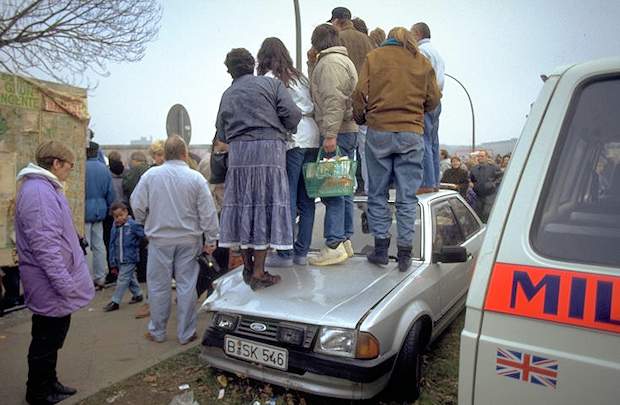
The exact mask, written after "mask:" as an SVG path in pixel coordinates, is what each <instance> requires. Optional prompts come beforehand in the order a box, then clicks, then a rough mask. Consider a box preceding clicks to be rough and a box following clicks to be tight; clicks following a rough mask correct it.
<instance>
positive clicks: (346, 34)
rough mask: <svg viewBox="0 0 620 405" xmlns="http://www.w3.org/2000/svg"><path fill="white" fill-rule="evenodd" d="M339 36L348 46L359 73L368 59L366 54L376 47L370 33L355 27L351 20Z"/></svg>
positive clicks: (345, 45) (343, 43)
mask: <svg viewBox="0 0 620 405" xmlns="http://www.w3.org/2000/svg"><path fill="white" fill-rule="evenodd" d="M349 24H350V26H349ZM338 37H339V38H340V41H341V42H342V45H343V46H344V47H345V48H347V53H348V54H349V58H350V59H351V61H352V62H353V64H354V65H355V70H356V71H357V74H358V75H359V73H360V71H361V70H362V66H363V65H364V61H365V60H366V55H368V52H370V51H372V50H373V49H374V48H375V47H374V46H373V44H372V42H371V40H370V38H369V37H368V35H366V34H364V33H361V32H359V31H357V30H356V29H355V27H353V23H352V22H350V21H349V22H348V24H347V25H346V26H345V28H344V29H342V30H341V31H340V32H339V33H338Z"/></svg>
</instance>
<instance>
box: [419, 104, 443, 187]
mask: <svg viewBox="0 0 620 405" xmlns="http://www.w3.org/2000/svg"><path fill="white" fill-rule="evenodd" d="M439 114H441V104H439V105H438V106H437V107H436V108H435V109H434V110H433V111H430V112H426V113H424V162H423V166H424V177H423V179H422V187H430V188H433V187H439V181H440V180H441V177H440V174H439V162H440V159H439Z"/></svg>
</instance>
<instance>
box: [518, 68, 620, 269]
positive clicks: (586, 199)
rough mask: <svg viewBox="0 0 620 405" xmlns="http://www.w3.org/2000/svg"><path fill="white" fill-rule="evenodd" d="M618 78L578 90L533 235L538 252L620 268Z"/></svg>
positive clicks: (560, 140) (619, 124)
mask: <svg viewBox="0 0 620 405" xmlns="http://www.w3.org/2000/svg"><path fill="white" fill-rule="evenodd" d="M619 105H620V78H618V77H614V78H605V79H600V80H597V81H594V82H589V83H587V84H585V85H584V86H582V88H581V90H580V91H579V92H578V93H577V94H576V95H575V97H574V99H573V102H572V105H571V109H570V110H569V113H568V114H567V117H566V120H565V122H564V125H563V127H562V130H561V133H560V136H559V139H558V143H557V146H556V148H555V151H554V153H553V156H552V160H551V165H550V166H549V172H548V173H547V176H546V179H545V185H544V188H543V191H542V195H541V198H540V201H539V203H538V207H537V211H536V216H535V218H534V222H533V226H532V231H531V234H530V239H531V243H532V247H533V248H534V250H535V251H536V252H537V253H539V254H540V255H543V256H546V257H549V258H552V259H555V260H561V261H568V262H578V263H586V264H594V265H603V266H611V267H615V268H616V269H617V271H619V272H620V114H619V113H618V106H619Z"/></svg>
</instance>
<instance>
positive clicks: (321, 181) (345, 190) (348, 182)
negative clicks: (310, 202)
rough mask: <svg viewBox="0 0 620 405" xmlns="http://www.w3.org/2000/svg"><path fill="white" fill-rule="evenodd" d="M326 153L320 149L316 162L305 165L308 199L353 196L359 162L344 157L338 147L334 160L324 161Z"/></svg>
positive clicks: (304, 172)
mask: <svg viewBox="0 0 620 405" xmlns="http://www.w3.org/2000/svg"><path fill="white" fill-rule="evenodd" d="M324 153H325V151H324V150H323V148H321V149H319V153H318V155H317V157H316V162H309V163H306V164H305V165H304V169H303V174H304V183H305V185H306V191H307V193H308V197H310V198H317V197H342V196H349V195H353V191H354V188H355V171H356V170H357V161H355V160H352V159H349V158H348V157H342V156H341V155H340V148H338V147H336V156H334V159H332V160H327V161H322V160H321V158H322V157H323V155H324Z"/></svg>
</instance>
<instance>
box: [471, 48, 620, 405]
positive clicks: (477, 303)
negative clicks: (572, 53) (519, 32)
mask: <svg viewBox="0 0 620 405" xmlns="http://www.w3.org/2000/svg"><path fill="white" fill-rule="evenodd" d="M619 403H620V58H614V59H605V60H599V61H594V62H589V63H584V64H580V65H574V66H568V67H564V68H561V69H558V70H557V71H555V72H554V73H553V74H551V75H550V76H548V78H547V79H546V81H545V84H544V86H543V89H542V91H541V93H540V95H539V97H538V99H537V100H536V102H535V104H534V105H533V107H532V110H531V112H530V115H529V117H528V119H527V122H526V124H525V127H524V129H523V132H522V134H521V137H520V139H519V143H518V145H517V147H516V149H515V152H514V153H513V155H512V159H511V162H510V166H509V168H508V170H507V172H506V173H505V175H504V179H503V183H502V187H501V190H500V192H499V195H498V197H497V199H496V203H495V207H494V208H493V212H492V213H491V217H490V220H489V223H488V229H487V234H486V237H485V240H484V243H483V246H482V248H481V251H480V255H479V257H478V262H477V265H476V268H475V271H474V276H473V279H472V283H471V286H470V289H469V295H468V299H467V314H466V320H465V328H464V330H463V333H462V335H461V354H460V370H459V404H462V405H465V404H503V405H508V404H519V405H522V404H562V405H565V404H588V405H592V404H619Z"/></svg>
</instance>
